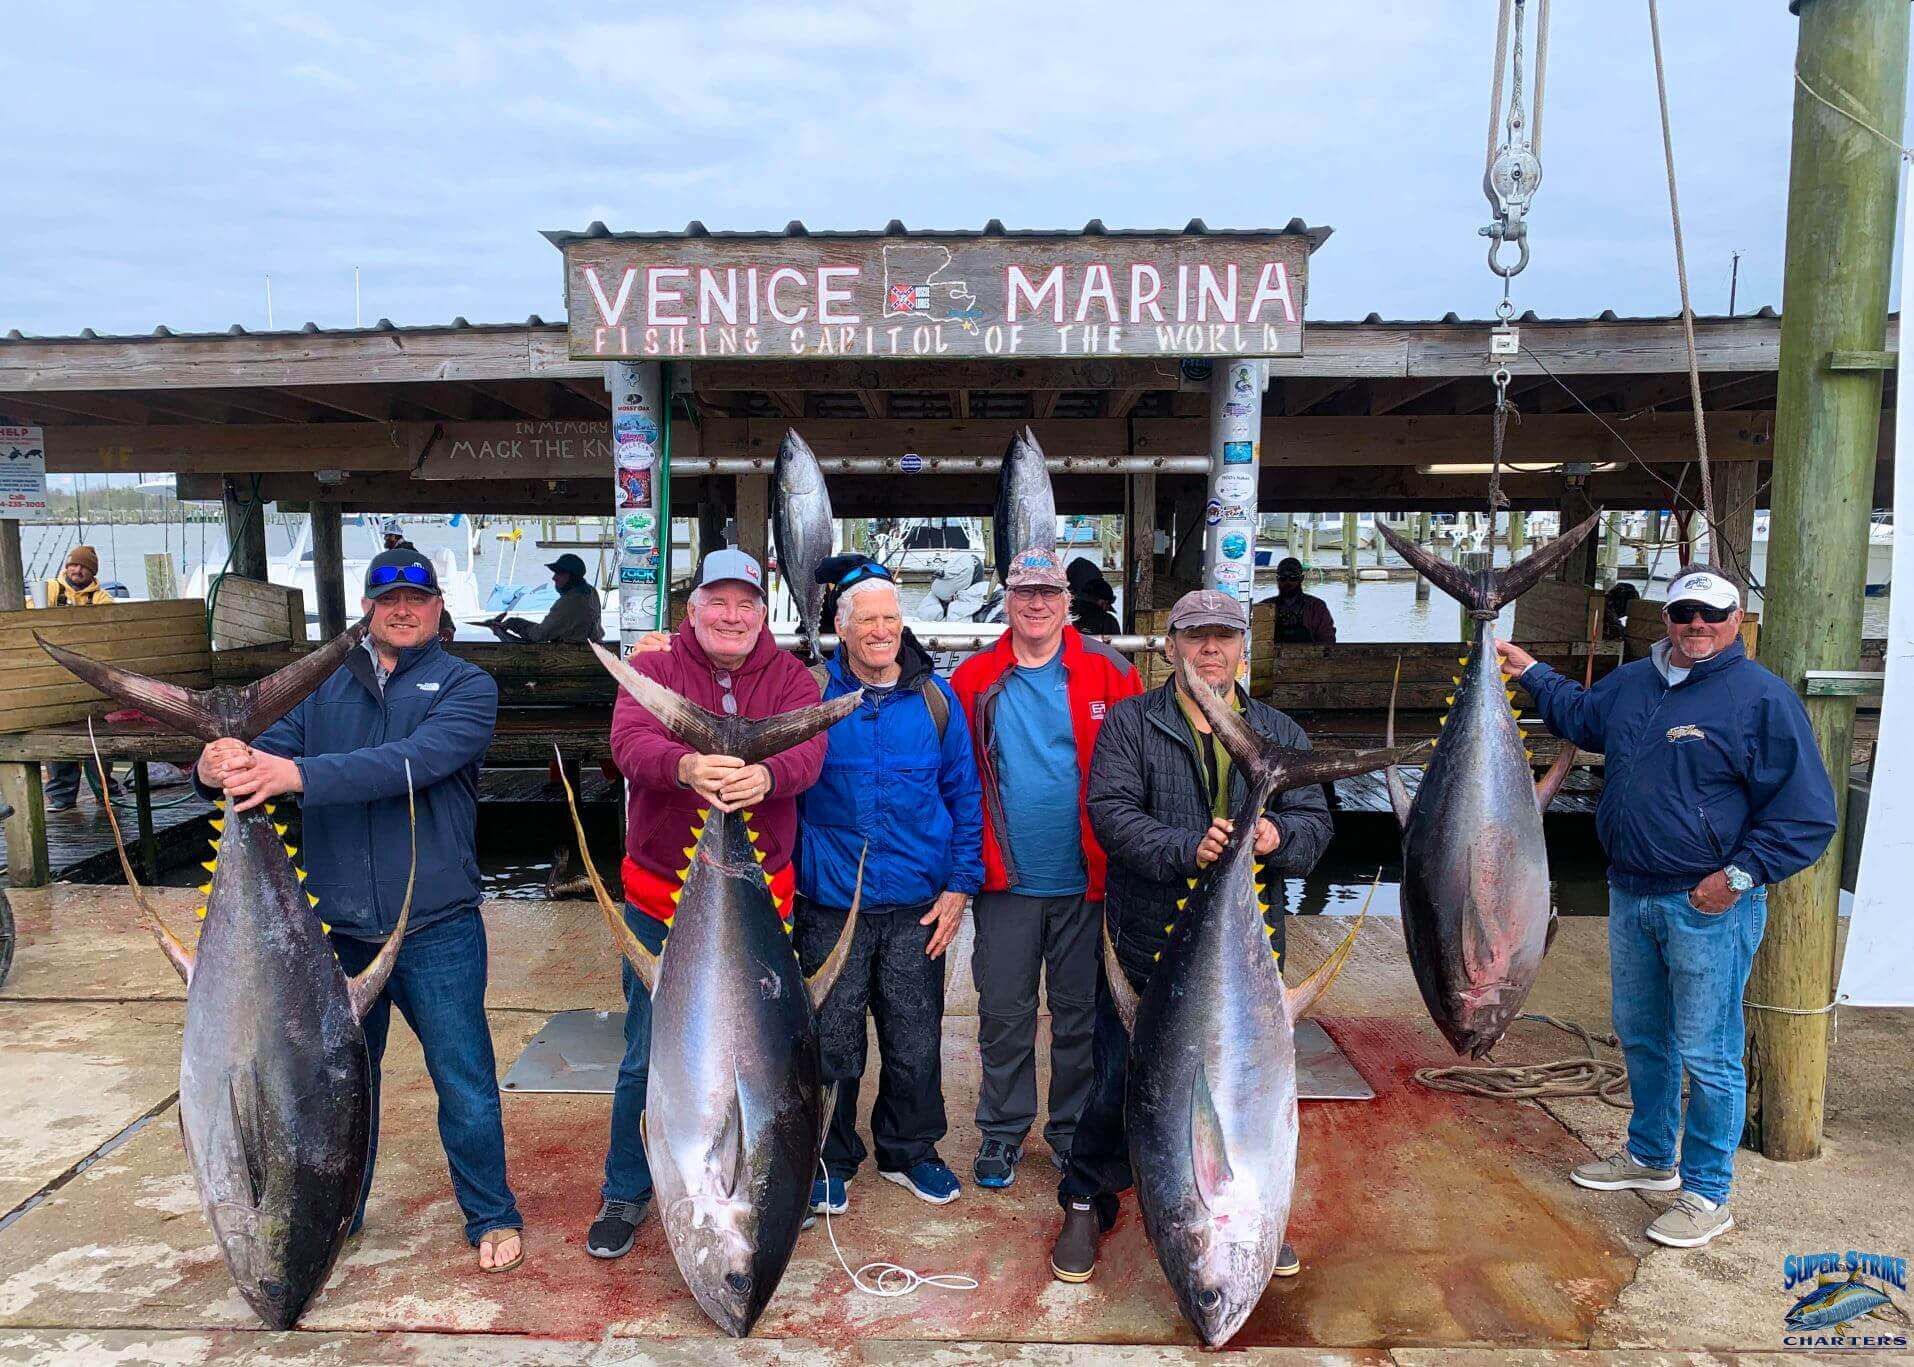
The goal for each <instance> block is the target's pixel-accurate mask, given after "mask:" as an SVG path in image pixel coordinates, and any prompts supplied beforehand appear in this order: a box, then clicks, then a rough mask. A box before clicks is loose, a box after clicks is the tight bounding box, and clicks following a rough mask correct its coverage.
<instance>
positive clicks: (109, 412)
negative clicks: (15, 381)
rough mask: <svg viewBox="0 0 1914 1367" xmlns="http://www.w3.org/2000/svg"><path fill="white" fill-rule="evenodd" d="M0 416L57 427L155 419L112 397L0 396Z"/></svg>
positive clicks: (128, 401)
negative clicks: (82, 421) (82, 420)
mask: <svg viewBox="0 0 1914 1367" xmlns="http://www.w3.org/2000/svg"><path fill="white" fill-rule="evenodd" d="M0 413H9V414H11V415H13V416H14V417H17V418H24V419H27V420H28V421H30V422H33V423H35V424H39V423H43V422H45V421H47V420H48V419H49V418H50V419H51V420H52V421H53V422H55V423H70V422H72V421H73V420H74V419H75V418H91V419H93V420H94V421H95V422H120V423H140V424H145V423H149V422H151V421H153V415H152V413H151V412H150V411H149V410H148V409H147V408H146V407H145V405H143V404H140V403H137V402H135V401H134V400H132V399H126V398H120V397H118V396H116V395H112V394H59V393H55V394H34V395H31V396H21V395H17V394H0Z"/></svg>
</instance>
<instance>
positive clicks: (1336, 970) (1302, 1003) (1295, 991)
mask: <svg viewBox="0 0 1914 1367" xmlns="http://www.w3.org/2000/svg"><path fill="white" fill-rule="evenodd" d="M1381 882H1382V873H1381V871H1380V870H1378V871H1377V873H1376V879H1375V882H1373V883H1371V884H1370V885H1369V896H1368V897H1365V898H1363V899H1362V910H1361V911H1359V912H1357V913H1356V923H1355V924H1354V925H1353V926H1351V927H1349V933H1348V934H1347V935H1345V936H1343V937H1342V943H1341V944H1339V945H1337V946H1336V947H1335V948H1334V949H1332V950H1331V951H1330V952H1329V957H1328V958H1326V959H1324V960H1323V961H1322V962H1321V963H1319V964H1317V965H1316V967H1315V968H1314V969H1312V970H1311V971H1310V974H1309V976H1308V977H1307V978H1304V979H1303V980H1302V981H1301V982H1299V983H1297V984H1296V985H1295V986H1294V987H1292V988H1291V989H1289V1019H1290V1021H1291V1022H1292V1023H1294V1022H1296V1021H1299V1020H1301V1019H1302V1018H1303V1017H1304V1016H1307V1015H1308V1014H1309V1013H1310V1012H1311V1011H1312V1010H1314V1009H1315V1006H1316V1003H1317V1002H1318V1001H1320V1000H1322V995H1323V993H1325V992H1327V991H1328V990H1329V985H1330V984H1331V983H1333V982H1335V981H1336V979H1337V977H1338V976H1339V975H1340V974H1341V973H1342V970H1343V966H1344V965H1345V964H1347V963H1348V962H1349V955H1350V952H1351V951H1352V950H1354V949H1355V947H1356V932H1358V931H1360V930H1361V929H1362V923H1363V921H1364V920H1366V919H1367V918H1368V916H1369V903H1370V902H1371V901H1372V900H1373V899H1374V898H1375V895H1376V888H1377V886H1378V885H1379V884H1380V883H1381Z"/></svg>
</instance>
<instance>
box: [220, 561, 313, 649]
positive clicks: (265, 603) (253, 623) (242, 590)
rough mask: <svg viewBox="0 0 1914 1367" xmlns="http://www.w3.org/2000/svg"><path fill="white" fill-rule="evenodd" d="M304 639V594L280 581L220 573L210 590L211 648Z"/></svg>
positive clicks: (229, 647) (227, 647) (228, 647)
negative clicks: (276, 582)
mask: <svg viewBox="0 0 1914 1367" xmlns="http://www.w3.org/2000/svg"><path fill="white" fill-rule="evenodd" d="M305 639H306V595H305V594H304V593H303V592H301V591H300V590H298V589H289V588H286V587H285V586H284V585H282V584H267V583H263V582H262V581H260V580H258V579H246V578H242V577H241V576H239V575H237V574H227V575H222V576H221V577H220V579H219V582H218V587H217V588H216V589H215V590H214V592H213V649H215V650H230V649H232V648H234V647H236V646H256V645H269V644H272V643H274V642H285V641H304V640H305Z"/></svg>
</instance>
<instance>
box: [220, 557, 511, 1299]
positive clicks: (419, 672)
mask: <svg viewBox="0 0 1914 1367" xmlns="http://www.w3.org/2000/svg"><path fill="white" fill-rule="evenodd" d="M360 606H361V608H363V609H364V610H365V612H366V613H367V614H368V624H367V629H366V635H365V639H364V641H363V642H362V645H363V649H360V650H355V651H353V652H352V654H351V655H349V656H348V657H347V658H346V662H345V663H344V664H343V665H341V666H340V667H339V669H338V671H337V672H336V673H334V674H333V676H332V677H331V678H330V679H328V680H326V682H325V683H323V684H321V685H320V686H319V687H318V689H317V690H315V691H314V692H313V694H312V696H311V697H309V698H307V699H306V700H305V701H304V702H302V703H300V704H299V706H297V707H296V708H294V709H293V710H292V711H291V712H290V713H288V714H287V715H286V717H285V718H283V719H282V720H281V721H279V722H278V723H276V724H275V725H273V726H272V727H270V728H269V729H268V730H266V731H265V732H264V733H263V734H262V735H261V736H260V737H259V738H258V739H257V740H256V741H255V742H254V744H253V745H252V746H251V747H248V746H247V745H245V744H244V743H243V742H241V741H237V740H221V741H215V742H213V744H211V745H209V746H207V747H206V750H205V752H204V753H203V754H201V756H200V760H199V766H198V772H197V778H198V786H199V787H200V790H201V792H202V793H204V794H207V795H209V796H211V795H213V794H214V790H215V789H219V788H223V789H224V790H225V791H226V793H227V794H228V795H229V796H231V797H232V798H233V799H234V800H235V806H236V808H237V809H238V810H241V811H244V810H245V809H247V808H249V807H255V806H258V805H259V804H260V803H262V802H265V801H268V800H270V799H272V798H274V797H277V796H279V795H280V794H283V793H296V794H298V795H299V801H300V808H301V812H302V820H303V825H304V841H303V843H304V847H305V848H304V853H305V862H306V870H307V874H308V878H307V882H306V889H307V891H309V892H311V893H312V894H313V895H314V896H316V897H317V898H318V902H317V911H318V914H319V915H321V916H323V917H324V918H325V920H326V923H327V924H328V925H329V926H330V927H331V936H332V944H333V948H334V949H335V950H337V951H338V954H339V962H340V965H341V966H342V967H343V968H344V969H345V971H346V972H347V973H348V974H353V973H357V972H359V971H360V970H361V969H363V968H364V967H365V966H366V965H367V964H368V963H370V962H371V960H372V957H373V955H374V954H376V953H377V952H378V949H379V946H380V945H381V944H382V943H383V942H384V941H385V939H386V938H387V937H388V936H390V935H391V934H392V931H393V928H394V926H395V925H396V923H397V921H398V916H399V908H400V906H401V905H402V904H403V903H404V901H405V885H406V875H407V872H408V870H409V869H410V868H411V863H412V853H411V844H410V841H409V840H408V838H407V826H408V817H407V799H406V766H407V765H408V763H409V764H410V766H411V773H412V783H413V785H414V788H415V792H416V802H417V810H418V877H417V883H416V885H415V887H414V889H413V893H412V915H411V921H410V923H409V925H408V926H407V929H406V935H405V942H404V944H403V945H402V946H401V947H400V949H399V958H398V963H397V964H396V966H395V967H394V968H393V970H392V978H391V980H390V981H389V982H388V983H387V984H386V989H385V992H384V994H383V995H382V996H381V997H380V998H379V1001H378V1003H377V1004H376V1005H375V1006H374V1007H373V1008H372V1010H371V1012H370V1013H369V1014H368V1015H367V1016H366V1019H365V1032H366V1046H367V1048H368V1050H369V1051H370V1052H371V1055H372V1145H373V1157H376V1156H377V1150H378V1139H379V1061H380V1059H381V1058H382V1057H383V1055H384V1053H385V1041H386V1031H387V1028H388V1026H389V1025H390V1022H391V1014H392V1007H393V1005H394V1004H396V1005H397V1006H398V1008H399V1012H400V1014H402V1015H403V1016H404V1017H405V1019H406V1023H407V1024H408V1025H410V1026H411V1027H412V1030H413V1033H414V1034H416V1035H417V1036H418V1037H419V1044H420V1046H421V1048H422V1049H423V1050H424V1052H425V1062H426V1067H427V1069H428V1070H429V1071H430V1073H431V1075H432V1080H433V1084H434V1086H436V1087H437V1089H438V1094H439V1139H440V1141H441V1142H442V1143H443V1144H444V1146H445V1154H446V1159H447V1161H448V1163H449V1165H450V1167H451V1170H452V1191H453V1194H454V1195H455V1196H457V1198H458V1203H459V1208H460V1209H461V1210H462V1211H463V1212H464V1213H465V1236H466V1238H467V1240H468V1241H470V1242H471V1243H473V1244H475V1245H477V1246H478V1249H479V1266H480V1268H482V1269H483V1270H485V1271H487V1272H503V1271H509V1270H510V1269H511V1268H513V1267H516V1266H517V1265H518V1264H519V1262H520V1261H522V1259H523V1247H522V1243H521V1240H520V1238H519V1230H520V1229H521V1227H522V1226H523V1224H524V1221H523V1220H521V1219H520V1218H519V1213H518V1205H517V1203H516V1201H514V1199H513V1197H512V1192H511V1188H510V1186H509V1185H508V1184H507V1181H506V1176H505V1130H504V1124H503V1121H502V1119H501V1116H500V1112H499V1098H498V1076H497V1068H496V1063H495V1060H494V1058H493V1055H492V1034H491V1029H490V1027H489V1026H488V1025H487V1024H486V1020H485V977H486V944H485V927H484V925H483V924H482V922H481V921H480V919H479V910H478V907H479V871H478V849H477V834H476V823H477V816H478V775H479V761H480V759H481V758H483V756H484V754H485V748H486V746H487V745H489V744H490V743H491V740H492V728H493V726H494V724H495V723H496V722H497V720H498V685H497V684H496V683H494V682H493V681H492V676H491V675H489V674H487V673H486V672H485V671H484V670H482V669H480V668H478V666H476V665H473V664H470V663H468V662H467V661H465V660H461V659H459V658H458V657H457V656H456V655H452V654H450V653H448V652H447V651H446V650H445V648H444V646H443V645H441V644H440V641H439V636H438V627H439V617H440V614H441V613H442V612H443V610H444V606H445V605H444V602H443V600H442V599H441V597H440V595H439V585H438V579H437V577H436V576H435V575H434V573H433V570H432V562H431V561H429V560H427V559H426V558H425V557H424V556H423V555H421V554H419V553H418V552H417V551H415V550H393V551H384V552H381V553H380V554H379V555H378V556H376V557H374V558H373V561H372V563H371V564H370V565H368V566H367V567H366V578H365V597H364V600H363V601H362V602H361V604H360ZM371 1189H372V1163H371V1161H368V1162H367V1163H366V1175H365V1186H364V1188H363V1189H362V1190H361V1192H360V1194H359V1210H358V1213H357V1214H356V1215H355V1216H354V1217H353V1228H354V1229H355V1230H356V1229H357V1228H358V1227H359V1225H360V1224H361V1223H362V1222H363V1221H364V1219H365V1203H366V1194H367V1193H368V1192H370V1191H371Z"/></svg>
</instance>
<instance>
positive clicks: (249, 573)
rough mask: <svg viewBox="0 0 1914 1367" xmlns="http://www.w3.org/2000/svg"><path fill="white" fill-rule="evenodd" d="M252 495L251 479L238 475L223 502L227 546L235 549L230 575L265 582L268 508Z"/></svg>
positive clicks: (233, 479) (229, 483) (228, 487)
mask: <svg viewBox="0 0 1914 1367" xmlns="http://www.w3.org/2000/svg"><path fill="white" fill-rule="evenodd" d="M252 494H253V483H252V481H251V480H250V479H247V478H245V477H244V476H235V477H233V478H230V479H228V480H227V481H226V494H225V497H224V499H223V500H221V501H222V503H223V504H224V506H225V509H226V544H227V545H229V546H231V547H233V553H232V560H231V563H230V564H228V565H227V567H226V572H227V573H228V574H237V575H243V576H244V577H245V578H247V579H258V580H261V581H264V579H265V578H266V505H265V504H264V503H262V502H260V501H259V500H258V499H256V498H254V497H253V496H252Z"/></svg>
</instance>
